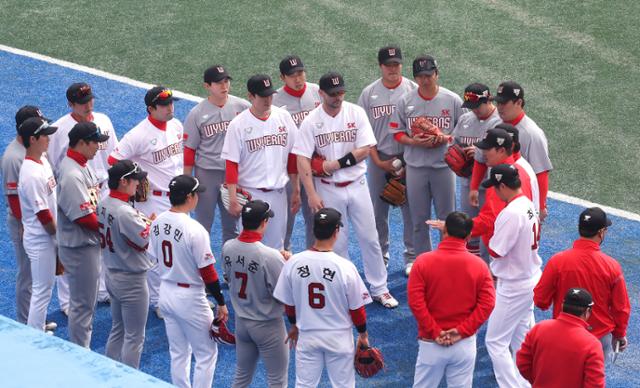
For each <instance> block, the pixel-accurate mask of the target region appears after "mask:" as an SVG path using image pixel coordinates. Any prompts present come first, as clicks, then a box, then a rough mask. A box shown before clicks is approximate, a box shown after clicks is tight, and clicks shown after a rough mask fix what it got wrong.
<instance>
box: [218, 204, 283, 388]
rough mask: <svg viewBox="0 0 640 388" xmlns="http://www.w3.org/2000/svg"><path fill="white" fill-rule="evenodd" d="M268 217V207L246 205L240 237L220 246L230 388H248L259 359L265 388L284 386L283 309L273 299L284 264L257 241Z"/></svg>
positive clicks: (274, 251)
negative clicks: (231, 320) (229, 321)
mask: <svg viewBox="0 0 640 388" xmlns="http://www.w3.org/2000/svg"><path fill="white" fill-rule="evenodd" d="M273 216H274V214H273V210H271V207H270V206H269V204H268V203H266V202H263V201H261V200H256V201H249V202H247V203H246V204H245V205H244V206H243V207H242V227H243V230H242V233H240V236H238V238H237V239H233V240H230V241H227V242H226V243H225V244H224V246H223V247H222V257H223V258H224V265H223V267H222V268H223V270H224V276H225V278H226V279H228V282H229V294H230V298H231V303H232V304H233V310H234V311H235V316H236V324H235V331H236V358H237V362H236V375H235V378H234V382H233V387H234V388H240V387H248V386H249V385H250V384H251V380H252V379H253V374H254V373H255V369H256V366H257V364H258V358H259V357H260V356H262V361H263V362H264V365H265V368H266V369H267V380H268V382H269V387H273V388H275V387H281V388H282V387H286V386H287V369H288V366H289V350H288V349H287V345H286V343H285V339H286V336H287V331H286V328H285V326H284V320H283V319H282V312H283V305H282V303H280V302H279V301H278V300H277V299H275V298H274V297H273V290H274V289H275V287H276V283H277V281H278V277H279V276H280V272H281V271H282V267H283V266H284V262H285V260H284V257H283V256H282V254H281V253H280V252H278V251H277V250H275V249H273V248H269V247H267V246H266V245H264V244H263V243H261V242H260V240H261V239H262V236H263V235H264V231H265V230H266V229H267V228H268V223H269V220H270V219H271V218H273Z"/></svg>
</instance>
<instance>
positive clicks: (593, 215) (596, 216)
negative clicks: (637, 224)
mask: <svg viewBox="0 0 640 388" xmlns="http://www.w3.org/2000/svg"><path fill="white" fill-rule="evenodd" d="M612 224H613V223H612V222H611V220H610V219H609V217H607V213H605V212H604V210H602V209H600V208H599V207H590V208H588V209H585V210H584V211H583V212H582V213H580V219H579V220H578V227H579V228H580V229H582V230H585V231H591V232H597V231H599V230H600V229H602V228H607V227H609V226H611V225H612Z"/></svg>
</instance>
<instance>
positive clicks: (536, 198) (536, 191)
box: [513, 152, 540, 214]
mask: <svg viewBox="0 0 640 388" xmlns="http://www.w3.org/2000/svg"><path fill="white" fill-rule="evenodd" d="M513 160H514V161H515V163H514V164H515V166H516V168H518V170H520V169H522V170H524V171H525V172H526V173H527V177H528V178H529V186H530V187H531V202H533V207H535V208H536V211H537V212H538V214H540V187H539V186H538V179H537V178H536V173H535V171H533V167H531V164H529V162H527V159H525V158H523V157H522V155H520V152H515V153H514V154H513ZM521 177H522V175H521ZM520 179H521V180H522V178H520Z"/></svg>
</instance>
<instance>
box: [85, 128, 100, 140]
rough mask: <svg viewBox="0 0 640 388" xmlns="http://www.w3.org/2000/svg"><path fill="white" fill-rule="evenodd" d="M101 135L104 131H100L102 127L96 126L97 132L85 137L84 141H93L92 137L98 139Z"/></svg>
mask: <svg viewBox="0 0 640 388" xmlns="http://www.w3.org/2000/svg"><path fill="white" fill-rule="evenodd" d="M100 135H102V131H101V130H100V127H98V126H97V125H96V130H95V131H93V132H91V133H90V134H88V135H86V136H84V137H83V138H82V140H87V139H91V138H92V137H98V136H100Z"/></svg>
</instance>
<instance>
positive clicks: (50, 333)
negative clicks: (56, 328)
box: [44, 330, 53, 336]
mask: <svg viewBox="0 0 640 388" xmlns="http://www.w3.org/2000/svg"><path fill="white" fill-rule="evenodd" d="M44 334H46V335H50V336H53V332H52V331H51V330H45V332H44Z"/></svg>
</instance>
